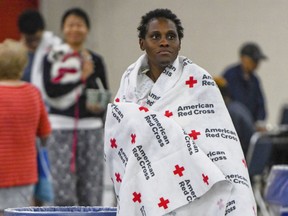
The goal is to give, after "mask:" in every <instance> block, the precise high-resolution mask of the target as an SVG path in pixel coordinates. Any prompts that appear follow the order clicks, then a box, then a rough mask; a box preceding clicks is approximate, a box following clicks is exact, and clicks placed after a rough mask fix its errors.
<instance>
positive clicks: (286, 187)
mask: <svg viewBox="0 0 288 216" xmlns="http://www.w3.org/2000/svg"><path fill="white" fill-rule="evenodd" d="M264 199H265V201H266V202H267V203H268V204H269V212H270V213H271V214H272V215H277V216H278V215H279V216H280V215H281V216H285V215H286V216H288V208H287V207H288V165H274V166H272V168H271V170H270V173H269V176H268V179H267V184H266V188H265V193H264Z"/></svg>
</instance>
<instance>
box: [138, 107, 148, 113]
mask: <svg viewBox="0 0 288 216" xmlns="http://www.w3.org/2000/svg"><path fill="white" fill-rule="evenodd" d="M139 110H140V111H144V112H148V111H149V109H148V108H147V107H144V106H141V107H139Z"/></svg>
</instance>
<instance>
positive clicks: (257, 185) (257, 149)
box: [246, 132, 272, 216]
mask: <svg viewBox="0 0 288 216" xmlns="http://www.w3.org/2000/svg"><path fill="white" fill-rule="evenodd" d="M271 151H272V141H271V139H270V137H269V136H268V135H267V134H265V133H261V132H256V133H254V134H253V135H252V137H251V140H250V144H249V148H248V151H247V155H246V162H247V166H248V171H249V175H250V178H251V182H252V188H253V192H254V196H255V200H256V204H257V206H258V209H259V210H260V212H261V214H262V215H263V216H270V214H269V212H268V208H267V205H266V203H265V201H264V199H263V196H262V189H263V175H264V172H265V170H266V168H267V166H268V164H269V159H270V155H271Z"/></svg>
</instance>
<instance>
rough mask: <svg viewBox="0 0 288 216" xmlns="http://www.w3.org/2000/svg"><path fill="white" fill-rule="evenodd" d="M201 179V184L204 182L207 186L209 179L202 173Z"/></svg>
mask: <svg viewBox="0 0 288 216" xmlns="http://www.w3.org/2000/svg"><path fill="white" fill-rule="evenodd" d="M202 178H203V182H204V183H205V184H207V185H209V182H208V180H209V177H208V176H207V175H205V174H204V173H202Z"/></svg>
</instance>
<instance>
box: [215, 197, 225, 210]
mask: <svg viewBox="0 0 288 216" xmlns="http://www.w3.org/2000/svg"><path fill="white" fill-rule="evenodd" d="M217 205H218V206H219V209H222V208H224V207H225V205H224V203H223V200H222V199H220V200H219V201H218V202H217Z"/></svg>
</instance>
